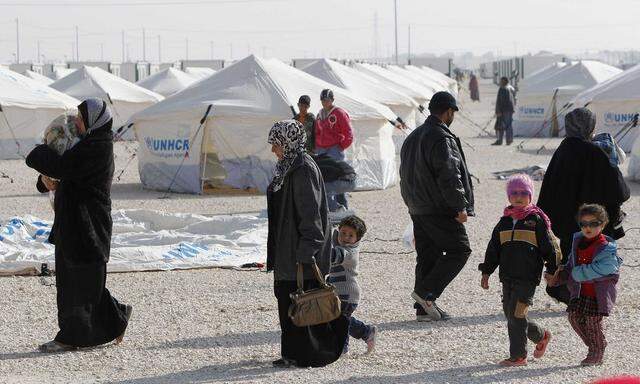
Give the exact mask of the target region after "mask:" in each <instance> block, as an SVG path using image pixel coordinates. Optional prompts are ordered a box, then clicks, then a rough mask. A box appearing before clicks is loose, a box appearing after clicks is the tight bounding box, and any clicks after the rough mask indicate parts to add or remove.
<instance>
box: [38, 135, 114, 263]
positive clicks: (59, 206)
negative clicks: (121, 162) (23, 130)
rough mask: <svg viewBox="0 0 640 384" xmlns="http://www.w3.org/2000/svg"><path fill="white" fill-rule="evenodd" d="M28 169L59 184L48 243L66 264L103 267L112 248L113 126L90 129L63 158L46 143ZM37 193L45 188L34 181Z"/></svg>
mask: <svg viewBox="0 0 640 384" xmlns="http://www.w3.org/2000/svg"><path fill="white" fill-rule="evenodd" d="M26 161H27V165H28V166H29V167H31V168H33V169H35V170H36V171H38V172H39V173H41V174H43V175H45V176H49V177H51V178H54V179H58V180H60V182H59V184H58V188H57V190H56V197H55V202H54V210H55V219H54V221H53V228H52V230H51V234H50V235H49V242H51V243H52V244H55V246H56V248H58V249H59V250H60V251H61V252H62V256H63V257H64V259H65V262H69V263H74V264H88V263H96V262H98V263H106V262H108V261H109V252H110V246H111V230H112V219H111V181H112V179H113V171H114V162H113V134H112V132H111V124H107V125H106V126H104V127H101V128H99V129H97V130H95V131H93V132H92V133H91V134H90V135H88V136H87V137H85V138H84V139H82V140H81V141H80V142H79V143H77V144H76V145H75V146H74V147H73V148H71V149H69V150H67V151H66V152H65V153H64V154H63V155H62V156H60V155H58V154H57V153H56V152H55V151H54V150H52V149H51V148H49V147H48V146H47V145H45V144H41V145H38V146H36V147H35V148H34V149H33V150H32V151H31V153H29V155H28V156H27V160H26ZM37 186H38V190H40V192H46V191H47V190H46V188H45V187H44V185H43V184H42V181H41V180H40V178H38V185H37Z"/></svg>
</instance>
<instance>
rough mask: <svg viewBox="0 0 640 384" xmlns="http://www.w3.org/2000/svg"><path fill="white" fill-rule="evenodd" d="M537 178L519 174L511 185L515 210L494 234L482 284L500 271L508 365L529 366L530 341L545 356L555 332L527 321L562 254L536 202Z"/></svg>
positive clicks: (483, 266)
mask: <svg viewBox="0 0 640 384" xmlns="http://www.w3.org/2000/svg"><path fill="white" fill-rule="evenodd" d="M533 194H534V185H533V180H531V178H530V177H529V176H527V175H523V174H518V175H514V176H512V177H511V178H509V180H508V181H507V198H508V199H509V206H507V207H506V208H505V209H504V212H503V215H502V217H501V218H500V221H498V224H497V225H496V226H495V228H494V230H493V234H492V236H491V241H489V245H488V246H487V252H486V254H485V258H484V263H482V264H480V265H479V266H478V269H479V270H480V271H481V272H482V279H481V282H480V285H481V287H482V288H483V289H489V276H490V275H491V274H492V273H493V272H494V271H495V270H496V268H498V267H500V273H499V275H500V282H501V283H502V308H503V310H504V314H505V316H506V318H507V328H508V333H509V358H507V359H505V360H503V361H501V362H500V365H502V366H510V367H511V366H523V365H527V339H529V340H530V341H532V342H534V343H535V344H536V347H535V350H534V352H533V357H535V358H541V357H542V356H543V355H544V353H545V351H546V349H547V345H548V344H549V341H550V340H551V332H549V331H548V330H545V329H544V328H542V327H541V326H539V325H538V324H536V323H534V322H533V321H531V320H529V319H528V318H527V312H528V310H529V306H531V305H532V303H533V295H534V293H535V290H536V287H537V286H538V285H539V284H540V277H541V275H542V269H543V267H544V266H545V265H546V270H547V273H549V274H552V275H553V274H555V272H556V269H557V263H558V261H559V260H560V257H561V254H560V250H559V248H558V246H557V243H556V241H555V239H554V237H553V235H552V234H551V222H550V221H549V218H548V217H547V215H546V214H545V213H544V212H542V210H541V209H540V208H538V207H537V206H535V205H534V204H532V203H531V201H532V200H533Z"/></svg>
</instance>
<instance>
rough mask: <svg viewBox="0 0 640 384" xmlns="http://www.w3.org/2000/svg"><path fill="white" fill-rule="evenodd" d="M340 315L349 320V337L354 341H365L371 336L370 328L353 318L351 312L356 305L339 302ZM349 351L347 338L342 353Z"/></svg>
mask: <svg viewBox="0 0 640 384" xmlns="http://www.w3.org/2000/svg"><path fill="white" fill-rule="evenodd" d="M340 307H341V309H342V314H343V315H344V316H345V317H347V318H348V319H349V336H351V337H353V338H354V339H361V340H367V339H368V338H369V335H370V334H371V326H370V325H367V324H365V323H363V322H362V321H360V320H358V319H356V318H355V317H354V316H353V312H354V311H355V310H356V308H357V307H358V304H351V303H347V302H345V301H341V302H340ZM348 349H349V338H348V337H347V340H346V341H345V342H344V349H343V350H342V353H345V352H347V350H348Z"/></svg>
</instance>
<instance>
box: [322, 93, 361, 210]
mask: <svg viewBox="0 0 640 384" xmlns="http://www.w3.org/2000/svg"><path fill="white" fill-rule="evenodd" d="M320 101H321V102H322V109H321V110H320V112H318V116H317V118H316V130H315V131H316V132H315V133H316V154H317V155H322V154H327V155H329V156H331V157H333V158H334V159H336V160H344V159H345V155H344V151H345V150H346V149H347V148H349V147H350V146H351V144H352V143H353V130H352V129H351V119H350V118H349V114H348V113H347V112H346V111H345V110H344V109H342V108H339V107H336V106H334V105H333V101H334V100H333V91H332V90H330V89H324V90H322V92H321V93H320ZM327 197H328V202H329V210H330V211H331V212H336V211H347V210H348V209H349V204H348V203H347V195H346V194H344V193H338V194H335V195H329V196H327Z"/></svg>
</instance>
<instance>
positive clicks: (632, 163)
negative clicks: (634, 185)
mask: <svg viewBox="0 0 640 384" xmlns="http://www.w3.org/2000/svg"><path fill="white" fill-rule="evenodd" d="M629 179H631V180H633V181H640V138H636V140H635V142H634V144H633V146H632V148H631V156H629Z"/></svg>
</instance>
